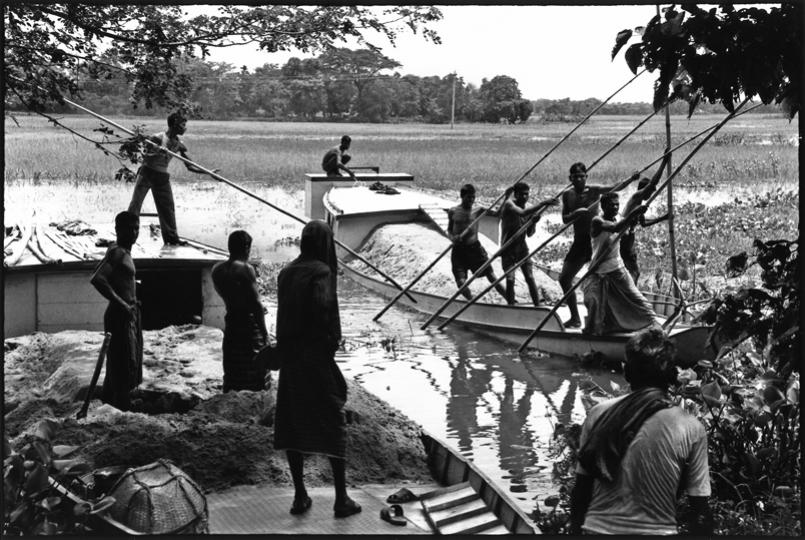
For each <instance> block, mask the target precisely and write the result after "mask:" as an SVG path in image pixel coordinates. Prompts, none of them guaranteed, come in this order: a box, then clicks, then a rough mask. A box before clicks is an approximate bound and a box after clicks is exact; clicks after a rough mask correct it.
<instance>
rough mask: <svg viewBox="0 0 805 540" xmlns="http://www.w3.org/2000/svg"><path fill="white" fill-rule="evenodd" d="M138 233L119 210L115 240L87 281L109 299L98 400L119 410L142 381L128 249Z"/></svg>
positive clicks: (139, 333)
mask: <svg viewBox="0 0 805 540" xmlns="http://www.w3.org/2000/svg"><path fill="white" fill-rule="evenodd" d="M139 232H140V220H139V219H138V218H137V216H136V215H134V214H132V213H130V212H126V211H123V212H120V213H119V214H118V215H117V216H115V233H116V235H117V241H116V242H115V243H113V244H112V245H110V246H109V249H107V251H106V255H104V257H103V259H102V260H101V262H100V263H99V264H98V267H97V268H96V269H95V272H94V273H93V274H92V278H91V280H90V283H92V285H93V286H94V287H95V288H96V289H97V290H98V292H99V293H101V294H102V295H103V297H104V298H106V299H107V300H109V306H108V307H107V308H106V312H105V313H104V315H103V329H104V331H105V332H109V333H111V334H112V338H111V340H110V341H109V350H108V353H107V355H106V376H105V377H104V381H103V390H102V396H101V400H102V401H103V402H104V403H108V404H109V405H112V406H113V407H116V408H118V409H120V410H122V411H125V410H128V409H129V407H130V404H131V403H130V398H129V392H130V391H131V390H133V389H134V388H136V387H137V385H139V384H140V383H141V382H142V380H143V331H142V326H141V322H140V306H139V303H138V302H137V288H136V282H135V279H134V278H135V268H134V260H133V259H132V258H131V246H133V245H134V242H136V241H137V236H138V235H139Z"/></svg>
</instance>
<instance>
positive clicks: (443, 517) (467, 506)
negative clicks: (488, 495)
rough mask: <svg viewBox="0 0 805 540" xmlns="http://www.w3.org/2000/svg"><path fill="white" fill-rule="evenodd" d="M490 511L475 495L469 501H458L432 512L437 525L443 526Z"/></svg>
mask: <svg viewBox="0 0 805 540" xmlns="http://www.w3.org/2000/svg"><path fill="white" fill-rule="evenodd" d="M487 512H489V509H488V508H487V507H486V504H484V501H482V500H481V499H479V498H478V496H477V495H475V496H474V497H473V498H472V499H470V500H469V501H465V502H462V503H456V504H453V505H452V506H449V507H446V508H442V509H441V510H439V511H436V512H431V518H432V519H433V522H434V523H435V524H436V526H437V527H439V528H442V527H444V526H445V525H450V524H451V523H455V522H457V521H464V520H467V519H469V518H471V517H475V516H477V515H479V514H484V513H487Z"/></svg>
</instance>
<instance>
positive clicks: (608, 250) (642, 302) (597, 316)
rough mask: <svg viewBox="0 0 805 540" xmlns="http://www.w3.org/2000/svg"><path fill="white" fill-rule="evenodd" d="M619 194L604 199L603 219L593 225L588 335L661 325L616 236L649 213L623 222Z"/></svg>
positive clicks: (587, 289)
mask: <svg viewBox="0 0 805 540" xmlns="http://www.w3.org/2000/svg"><path fill="white" fill-rule="evenodd" d="M618 207H619V202H618V194H617V193H615V192H614V191H609V192H607V193H604V194H603V195H602V196H601V209H602V211H603V215H602V216H595V217H594V218H593V219H592V222H591V223H590V235H591V236H592V247H593V256H592V262H591V263H590V264H591V268H590V269H591V272H592V273H591V274H590V275H589V276H588V278H587V280H586V281H585V282H584V283H583V284H582V286H581V287H582V289H583V290H584V305H585V306H586V307H587V324H586V326H585V328H584V332H585V333H589V334H594V335H599V336H600V335H603V334H609V333H612V332H630V331H633V330H640V329H642V328H645V327H646V326H649V325H651V324H653V323H657V324H659V321H657V317H656V315H655V314H654V310H652V309H651V304H649V303H648V300H646V298H645V297H644V296H643V294H642V293H641V292H640V291H639V290H637V287H636V286H635V284H634V281H632V277H631V276H630V275H629V272H628V271H627V270H626V267H625V266H624V265H623V261H622V260H621V257H620V253H619V250H618V246H615V245H613V242H612V238H611V237H612V236H613V235H617V234H618V233H619V232H621V231H622V230H624V229H626V228H627V227H629V226H631V225H632V224H633V223H635V222H636V221H637V219H638V218H639V217H640V216H642V215H643V214H644V213H645V212H646V208H647V207H646V206H642V205H641V206H638V207H637V208H635V209H634V210H632V212H631V213H629V215H627V216H626V217H625V218H623V219H622V220H620V221H616V219H617V217H618Z"/></svg>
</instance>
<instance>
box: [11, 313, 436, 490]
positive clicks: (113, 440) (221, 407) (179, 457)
mask: <svg viewBox="0 0 805 540" xmlns="http://www.w3.org/2000/svg"><path fill="white" fill-rule="evenodd" d="M221 337H222V336H221V332H220V330H217V329H213V328H208V327H203V326H182V327H168V328H166V329H163V330H159V331H147V332H145V333H144V341H145V351H146V355H145V359H146V360H145V362H147V364H146V366H145V368H144V381H143V385H142V386H141V388H140V389H139V392H138V395H139V396H140V399H141V400H142V404H141V405H149V404H151V405H152V404H153V403H155V402H156V401H158V400H160V399H162V400H163V401H166V402H170V401H171V400H165V396H173V398H171V399H173V400H174V404H176V403H177V402H181V403H180V404H181V405H183V406H185V407H186V408H187V412H186V413H184V414H181V413H177V412H170V413H164V414H147V413H145V412H121V411H118V410H117V409H115V408H113V407H110V406H109V405H105V404H102V403H101V402H100V401H99V400H93V401H92V402H91V404H90V408H89V412H88V415H87V417H86V418H84V419H82V420H76V419H75V416H76V413H77V412H78V410H79V409H80V407H81V404H82V401H83V396H84V395H86V387H87V385H88V384H89V381H90V378H91V376H92V369H93V367H94V364H95V361H96V359H97V355H98V350H99V349H100V344H101V335H100V333H98V332H83V331H65V332H59V333H57V334H35V335H32V336H23V337H20V338H13V339H9V340H6V342H5V348H6V359H5V388H6V391H5V404H6V416H5V430H6V433H7V435H8V436H9V439H10V440H11V443H12V446H14V447H15V448H19V447H21V446H22V445H23V444H24V442H25V441H26V440H27V439H28V438H29V437H30V436H31V433H32V430H33V429H35V427H36V424H37V423H38V421H39V420H41V419H43V418H52V419H55V420H56V421H57V423H58V424H59V425H60V429H59V431H58V433H57V435H56V438H55V439H56V440H55V444H67V445H78V446H80V447H81V449H80V450H79V452H78V455H77V457H80V458H82V459H84V460H86V461H87V462H88V463H89V464H90V465H92V466H94V467H103V466H107V465H126V466H131V467H134V466H138V465H144V464H147V463H150V462H153V461H155V460H156V459H159V458H167V459H170V460H172V461H173V462H174V463H175V464H176V465H178V466H179V467H180V468H181V469H182V470H184V471H185V472H187V473H188V474H189V475H190V476H191V477H192V478H193V479H194V480H196V481H197V482H198V483H199V485H200V486H201V487H202V489H204V490H205V491H206V492H210V491H218V490H223V489H226V488H228V487H231V486H235V485H240V484H263V483H270V484H276V485H291V479H290V474H289V473H288V467H287V463H286V461H285V455H284V453H277V452H274V450H273V428H272V427H271V424H273V421H272V420H273V409H274V403H275V399H276V378H277V374H276V373H274V374H272V375H273V382H272V384H271V388H270V389H268V390H266V391H262V392H249V391H241V392H229V393H227V394H221V391H220V388H221V378H222V368H221V361H220V347H221ZM102 380H103V373H102V374H101V381H102ZM166 404H167V403H166ZM163 405H165V404H163ZM144 408H147V407H144V406H141V409H144ZM179 408H181V407H179ZM347 408H348V409H350V410H352V411H354V413H355V416H356V417H357V420H356V421H355V422H353V423H352V424H351V425H350V426H349V427H348V432H349V438H348V441H349V442H348V448H347V452H348V462H347V479H348V481H349V482H350V483H353V484H362V483H385V482H389V481H395V480H397V479H402V478H405V479H407V480H411V481H429V480H430V475H429V473H428V470H427V466H426V464H425V461H424V460H425V455H424V450H423V448H422V446H421V443H420V441H419V438H418V434H419V427H418V426H417V425H416V424H414V423H413V422H412V421H410V420H408V419H407V418H405V417H404V416H403V415H402V414H401V413H400V412H398V411H396V410H394V409H392V408H390V407H389V406H388V405H386V404H385V403H384V402H382V401H380V400H379V399H378V398H376V397H375V396H373V395H371V394H369V393H368V392H366V391H365V390H363V388H362V387H360V386H359V385H358V384H355V383H353V382H351V381H350V382H349V400H348V402H347ZM367 449H371V452H369V451H367ZM305 478H306V481H307V483H308V484H309V485H310V486H316V485H325V484H328V483H329V482H331V475H330V467H329V463H328V462H327V461H326V460H325V459H321V458H317V457H316V458H309V459H308V460H307V462H306V473H305Z"/></svg>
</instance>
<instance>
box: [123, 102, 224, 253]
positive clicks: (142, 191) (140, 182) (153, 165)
mask: <svg viewBox="0 0 805 540" xmlns="http://www.w3.org/2000/svg"><path fill="white" fill-rule="evenodd" d="M185 131H187V118H185V117H184V116H182V114H181V113H179V112H174V113H172V114H171V115H170V116H168V131H164V132H162V133H157V134H156V135H152V136H150V137H149V138H148V140H149V141H151V142H152V143H154V144H157V145H159V146H160V147H162V148H167V149H168V150H170V151H171V152H173V153H175V154H179V155H181V156H182V157H184V158H185V159H187V160H190V157H189V156H188V155H187V147H186V146H185V145H184V143H182V141H180V140H179V135H184V133H185ZM172 157H173V156H171V155H170V154H168V153H167V152H165V151H164V150H162V149H158V148H154V147H153V145H149V144H146V148H145V150H144V151H143V163H142V165H140V169H139V170H138V171H137V180H136V182H135V184H134V191H133V192H132V194H131V202H130V203H129V212H131V213H132V214H134V215H135V216H139V215H140V209H141V208H142V205H143V200H144V199H145V196H146V195H147V194H148V190H149V189H150V190H151V192H152V193H153V196H154V206H156V209H157V214H158V215H159V228H160V230H161V231H162V241H163V242H165V245H179V244H180V243H181V242H180V241H179V233H178V231H177V230H176V209H175V207H174V203H173V190H172V189H171V184H170V175H169V174H168V164H169V163H170V160H171V158H172ZM185 167H187V170H188V171H190V172H194V173H197V174H207V172H206V171H205V170H203V169H200V168H198V167H197V166H195V165H192V164H190V163H188V162H185ZM213 172H218V169H215V170H213Z"/></svg>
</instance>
